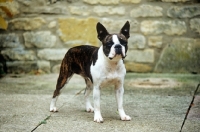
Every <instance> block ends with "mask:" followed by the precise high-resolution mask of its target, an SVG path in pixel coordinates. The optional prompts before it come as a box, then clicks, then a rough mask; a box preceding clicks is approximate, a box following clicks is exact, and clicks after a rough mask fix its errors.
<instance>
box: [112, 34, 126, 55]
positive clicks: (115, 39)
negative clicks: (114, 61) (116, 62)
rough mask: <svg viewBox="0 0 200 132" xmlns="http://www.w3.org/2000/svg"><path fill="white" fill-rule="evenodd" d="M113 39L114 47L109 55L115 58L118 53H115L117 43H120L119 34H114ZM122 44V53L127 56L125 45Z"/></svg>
mask: <svg viewBox="0 0 200 132" xmlns="http://www.w3.org/2000/svg"><path fill="white" fill-rule="evenodd" d="M112 41H113V43H114V44H113V45H112V47H111V49H110V53H109V55H108V57H109V58H114V57H115V55H116V53H115V45H116V44H120V42H119V39H118V37H117V35H113V36H112ZM120 45H121V44H120ZM121 46H122V54H123V56H125V47H124V46H123V45H121Z"/></svg>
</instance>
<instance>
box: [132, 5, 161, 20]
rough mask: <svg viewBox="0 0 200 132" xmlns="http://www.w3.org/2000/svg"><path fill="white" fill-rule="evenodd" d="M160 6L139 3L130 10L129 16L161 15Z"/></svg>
mask: <svg viewBox="0 0 200 132" xmlns="http://www.w3.org/2000/svg"><path fill="white" fill-rule="evenodd" d="M162 10H163V9H162V8H161V7H159V6H151V5H141V6H139V7H137V8H134V9H132V10H131V12H130V15H131V17H159V16H162V15H163V14H162Z"/></svg>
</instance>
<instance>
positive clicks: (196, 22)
mask: <svg viewBox="0 0 200 132" xmlns="http://www.w3.org/2000/svg"><path fill="white" fill-rule="evenodd" d="M190 28H191V29H193V30H195V31H196V32H198V33H199V34H200V18H194V19H191V20H190Z"/></svg>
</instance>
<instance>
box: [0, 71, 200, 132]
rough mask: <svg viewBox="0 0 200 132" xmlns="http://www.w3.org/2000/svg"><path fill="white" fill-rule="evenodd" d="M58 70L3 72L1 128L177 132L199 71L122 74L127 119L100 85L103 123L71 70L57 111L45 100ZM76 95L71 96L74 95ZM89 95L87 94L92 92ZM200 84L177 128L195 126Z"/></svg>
mask: <svg viewBox="0 0 200 132" xmlns="http://www.w3.org/2000/svg"><path fill="white" fill-rule="evenodd" d="M57 77H58V74H45V75H6V76H5V77H3V78H1V79H0V90H1V92H0V100H1V103H0V108H1V109H0V132H27V131H32V130H33V129H34V128H35V127H36V126H37V125H38V124H39V123H41V122H42V124H41V125H40V126H39V127H37V128H36V129H35V130H34V132H56V131H59V132H66V131H70V132H85V131H86V132H100V131H101V132H102V131H105V132H107V131H114V132H119V131H120V132H121V131H130V132H179V131H180V128H181V125H182V123H183V120H184V118H185V114H186V112H187V109H188V107H189V105H190V102H191V100H192V97H193V94H194V91H195V89H196V86H197V85H198V83H199V81H200V75H192V74H133V73H128V74H127V76H126V79H125V84H124V85H125V94H124V109H125V111H126V113H127V114H128V115H130V116H131V117H132V120H131V121H121V120H120V118H119V115H118V113H117V107H116V106H117V105H116V100H115V94H114V89H113V88H112V87H108V88H103V89H102V90H101V110H102V116H103V118H104V123H100V124H99V123H95V122H93V113H87V112H85V104H84V94H83V93H84V91H82V92H81V93H80V94H78V95H76V93H78V92H80V91H81V90H83V89H84V88H85V84H84V80H83V79H82V78H81V77H79V76H77V75H74V77H73V78H72V79H71V80H70V82H69V84H68V85H67V86H65V88H64V90H63V91H62V94H61V95H60V97H59V99H58V103H57V106H58V107H59V108H60V109H59V112H57V113H53V114H52V113H50V112H49V104H50V101H51V97H52V94H53V91H54V89H55V85H56V80H57ZM75 95H76V96H75ZM91 100H92V94H91ZM199 104H200V89H199V91H198V92H197V95H196V96H195V100H194V104H193V106H192V108H191V111H190V112H189V114H188V118H187V120H186V122H185V125H184V126H183V130H182V132H199V131H200V125H199V124H200V105H199ZM49 116H50V118H49V119H48V120H46V121H45V118H47V117H49Z"/></svg>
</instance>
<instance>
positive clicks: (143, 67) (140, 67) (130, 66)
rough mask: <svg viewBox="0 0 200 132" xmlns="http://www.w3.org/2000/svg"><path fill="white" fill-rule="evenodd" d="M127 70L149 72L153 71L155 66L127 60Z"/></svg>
mask: <svg viewBox="0 0 200 132" xmlns="http://www.w3.org/2000/svg"><path fill="white" fill-rule="evenodd" d="M125 66H126V71H127V72H139V73H147V72H152V70H153V67H152V66H149V65H147V64H142V63H135V62H125Z"/></svg>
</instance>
